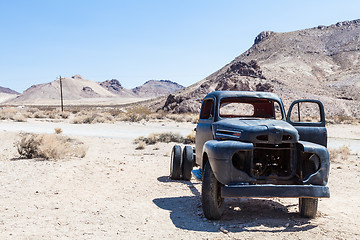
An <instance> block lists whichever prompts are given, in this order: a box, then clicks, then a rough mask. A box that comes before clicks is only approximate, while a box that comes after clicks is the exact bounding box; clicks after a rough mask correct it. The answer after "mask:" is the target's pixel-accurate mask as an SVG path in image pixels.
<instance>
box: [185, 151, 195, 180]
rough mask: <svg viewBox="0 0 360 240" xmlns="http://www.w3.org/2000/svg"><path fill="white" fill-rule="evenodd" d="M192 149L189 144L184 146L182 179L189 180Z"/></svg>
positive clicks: (191, 165)
mask: <svg viewBox="0 0 360 240" xmlns="http://www.w3.org/2000/svg"><path fill="white" fill-rule="evenodd" d="M193 162H194V151H193V148H192V147H190V146H185V148H184V151H183V163H182V179H183V180H186V181H190V179H191V171H192V169H193Z"/></svg>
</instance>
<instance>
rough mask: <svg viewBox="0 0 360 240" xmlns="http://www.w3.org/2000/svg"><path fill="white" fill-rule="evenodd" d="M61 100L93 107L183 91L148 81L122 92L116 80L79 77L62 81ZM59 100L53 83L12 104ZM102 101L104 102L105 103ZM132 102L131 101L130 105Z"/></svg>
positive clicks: (27, 92)
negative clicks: (86, 103) (105, 102)
mask: <svg viewBox="0 0 360 240" xmlns="http://www.w3.org/2000/svg"><path fill="white" fill-rule="evenodd" d="M62 86H63V98H64V100H66V101H67V102H68V103H69V102H70V103H71V102H72V101H75V102H77V103H81V101H86V102H93V103H94V104H96V102H97V100H98V99H102V100H101V101H105V100H106V99H108V101H109V102H111V100H110V99H112V98H126V99H128V98H129V99H130V98H134V99H135V98H137V99H150V98H154V97H158V96H161V95H167V94H169V93H173V92H175V91H177V90H180V89H183V88H184V87H183V86H181V85H179V84H177V83H174V82H171V81H168V80H165V81H164V80H160V81H158V80H150V81H147V82H146V83H145V84H143V85H142V86H139V87H136V88H134V89H130V90H128V89H125V88H124V87H122V85H121V83H120V82H119V81H118V80H116V79H111V80H106V81H104V82H100V83H98V82H95V81H91V80H87V79H84V78H83V77H82V76H80V75H75V76H72V77H70V78H62ZM59 99H60V80H59V79H58V80H54V81H52V82H49V83H44V84H37V85H33V86H31V87H30V88H28V89H26V90H25V91H24V92H23V94H21V95H19V96H17V97H16V98H15V99H11V100H9V101H8V103H11V104H17V105H19V104H52V102H58V101H59ZM104 99H105V100H104ZM133 101H134V100H131V102H133Z"/></svg>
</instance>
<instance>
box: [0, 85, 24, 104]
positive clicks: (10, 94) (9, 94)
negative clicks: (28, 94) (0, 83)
mask: <svg viewBox="0 0 360 240" xmlns="http://www.w3.org/2000/svg"><path fill="white" fill-rule="evenodd" d="M19 94H20V93H18V92H16V91H14V90H12V89H10V88H5V87H0V103H1V102H5V101H7V100H10V99H14V98H16V97H17V96H19Z"/></svg>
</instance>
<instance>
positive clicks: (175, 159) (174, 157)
mask: <svg viewBox="0 0 360 240" xmlns="http://www.w3.org/2000/svg"><path fill="white" fill-rule="evenodd" d="M181 172H182V154H181V147H180V146H179V145H175V146H174V147H173V148H172V151H171V160H170V178H171V179H174V180H179V179H180V178H181Z"/></svg>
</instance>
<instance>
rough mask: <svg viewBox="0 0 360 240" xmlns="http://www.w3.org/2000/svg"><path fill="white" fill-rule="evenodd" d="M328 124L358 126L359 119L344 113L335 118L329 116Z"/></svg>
mask: <svg viewBox="0 0 360 240" xmlns="http://www.w3.org/2000/svg"><path fill="white" fill-rule="evenodd" d="M326 121H327V123H330V124H355V125H356V124H358V123H359V119H357V118H355V117H352V116H348V115H345V114H343V113H341V114H338V115H335V116H329V117H327V120H326Z"/></svg>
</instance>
